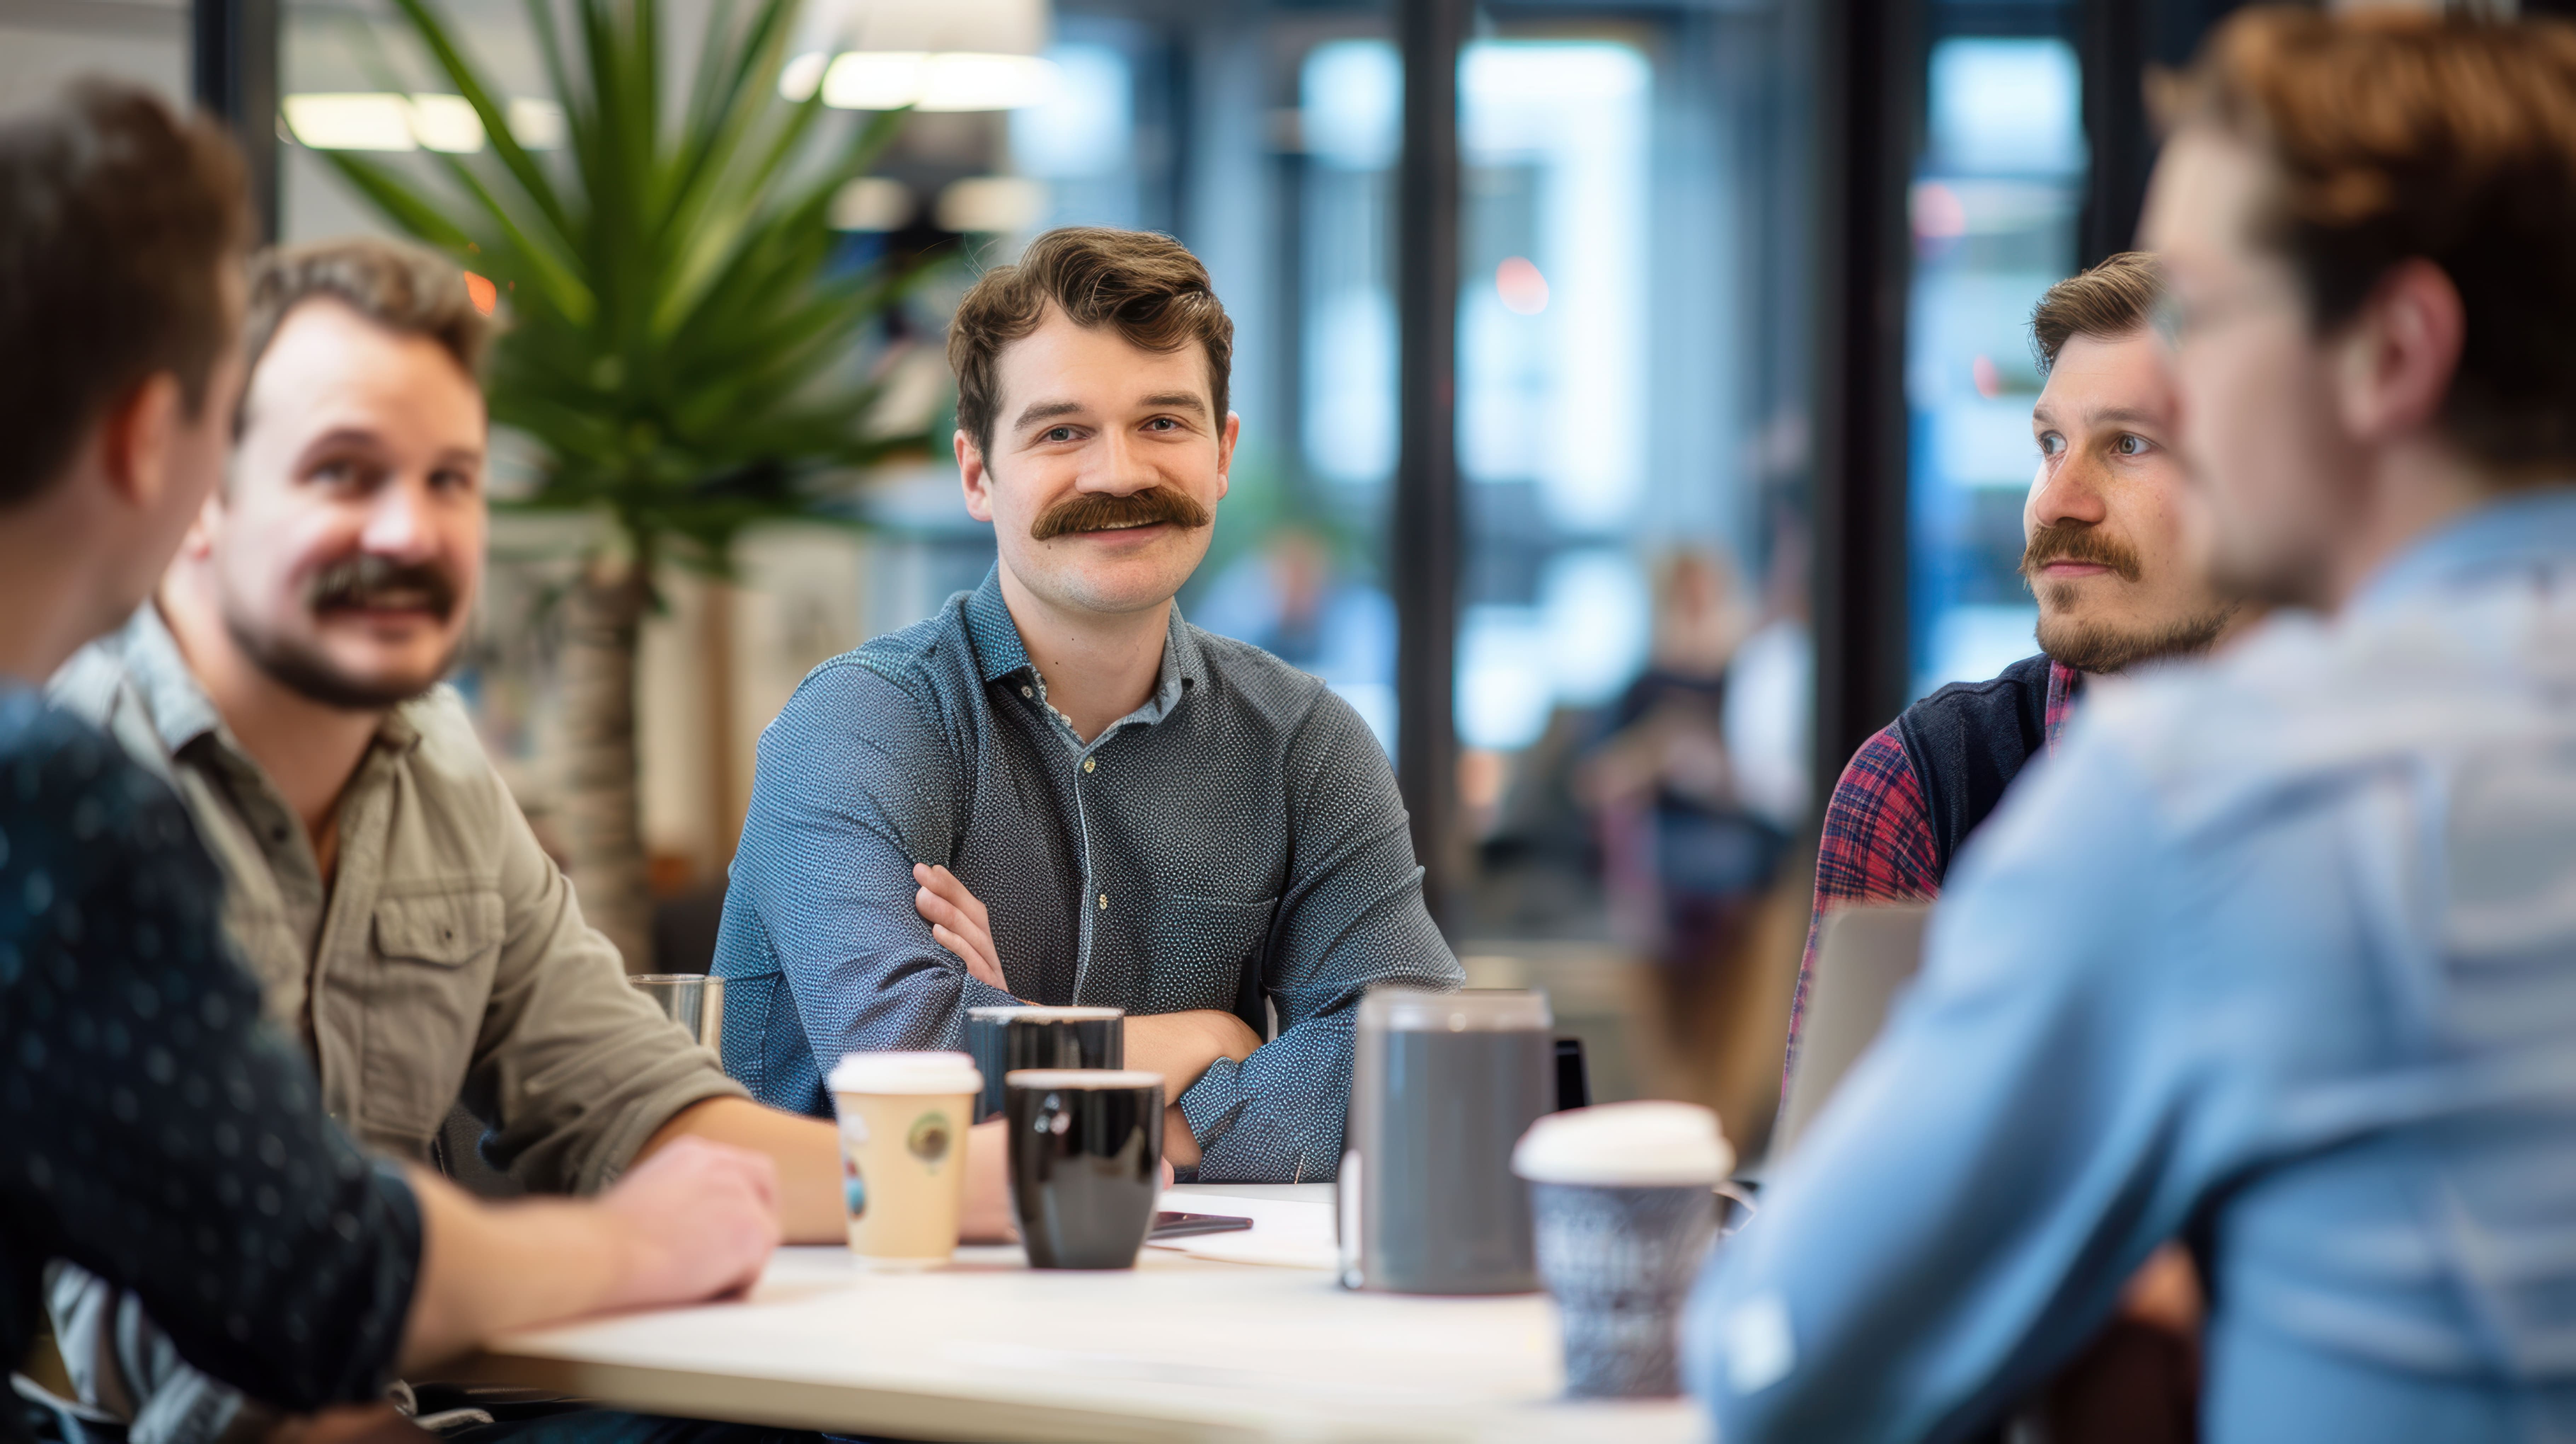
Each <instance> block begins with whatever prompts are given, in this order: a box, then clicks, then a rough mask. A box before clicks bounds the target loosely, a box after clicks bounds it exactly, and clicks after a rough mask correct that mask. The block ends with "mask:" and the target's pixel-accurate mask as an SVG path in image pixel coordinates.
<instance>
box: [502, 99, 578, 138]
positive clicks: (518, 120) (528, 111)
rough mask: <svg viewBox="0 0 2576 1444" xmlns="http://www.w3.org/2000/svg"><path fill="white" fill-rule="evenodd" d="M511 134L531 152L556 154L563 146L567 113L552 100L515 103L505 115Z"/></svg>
mask: <svg viewBox="0 0 2576 1444" xmlns="http://www.w3.org/2000/svg"><path fill="white" fill-rule="evenodd" d="M503 114H505V115H507V116H508V117H509V118H510V134H511V135H512V136H514V137H516V138H517V140H518V142H519V144H520V145H522V146H525V147H526V148H527V149H529V150H555V149H559V148H560V147H561V146H562V145H563V143H564V110H563V107H562V106H560V105H557V104H555V103H554V102H553V101H551V100H525V99H522V100H513V101H511V102H510V108H509V109H508V110H507V111H505V112H503Z"/></svg>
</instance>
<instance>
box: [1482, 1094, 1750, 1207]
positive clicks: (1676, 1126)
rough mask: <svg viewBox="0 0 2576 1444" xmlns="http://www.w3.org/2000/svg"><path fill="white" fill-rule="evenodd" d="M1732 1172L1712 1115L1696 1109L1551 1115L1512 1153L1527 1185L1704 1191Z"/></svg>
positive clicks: (1656, 1106) (1729, 1152)
mask: <svg viewBox="0 0 2576 1444" xmlns="http://www.w3.org/2000/svg"><path fill="white" fill-rule="evenodd" d="M1734 1170H1735V1149H1734V1148H1733V1147H1731V1146H1730V1145H1729V1144H1728V1143H1727V1141H1726V1134H1725V1132H1724V1131H1723V1130H1722V1129H1720V1128H1719V1127H1718V1122H1717V1114H1716V1113H1715V1112H1714V1111H1712V1110H1710V1109H1707V1108H1702V1107H1701V1106H1699V1105H1698V1104H1696V1103H1653V1102H1649V1103H1604V1104H1602V1105H1601V1106H1600V1107H1597V1108H1571V1109H1568V1110H1566V1111H1565V1112H1563V1113H1551V1114H1549V1115H1547V1116H1546V1117H1544V1118H1542V1119H1540V1120H1539V1121H1537V1122H1536V1123H1533V1124H1531V1125H1530V1130H1529V1132H1527V1133H1524V1134H1522V1135H1521V1141H1520V1144H1519V1146H1517V1147H1515V1148H1514V1149H1513V1150H1512V1172H1514V1173H1517V1174H1519V1175H1520V1176H1521V1177H1523V1178H1526V1179H1528V1180H1530V1181H1531V1182H1532V1183H1578V1184H1589V1185H1592V1186H1594V1187H1600V1188H1705V1187H1710V1186H1712V1185H1715V1184H1719V1183H1723V1182H1725V1181H1726V1176H1727V1175H1728V1174H1729V1173H1732V1172H1733V1171H1734Z"/></svg>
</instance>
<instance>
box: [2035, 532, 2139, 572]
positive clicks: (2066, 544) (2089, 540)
mask: <svg viewBox="0 0 2576 1444" xmlns="http://www.w3.org/2000/svg"><path fill="white" fill-rule="evenodd" d="M2050 562H2091V563H2092V564H2093V565H2095V566H2103V567H2109V568H2110V569H2111V570H2112V571H2113V572H2115V573H2117V574H2118V575H2119V576H2120V578H2121V579H2122V580H2124V581H2132V582H2134V581H2136V580H2137V579H2138V578H2139V576H2140V575H2142V572H2141V569H2140V568H2139V566H2138V554H2137V553H2136V552H2135V551H2132V550H2131V549H2130V548H2129V547H2127V546H2126V545H2124V544H2122V543H2120V542H2118V541H2115V540H2113V539H2112V538H2110V537H2107V536H2104V535H2103V534H2102V529H2101V528H2100V527H2097V526H2082V525H2070V524H2068V523H2066V522H2062V521H2060V522H2050V523H2049V524H2048V525H2046V526H2044V527H2041V528H2040V529H2039V530H2037V531H2034V532H2032V533H2031V534H2030V545H2029V546H2028V547H2026V548H2024V549H2023V551H2022V554H2021V574H2022V576H2023V577H2024V578H2025V579H2027V580H2029V581H2033V582H2036V581H2038V580H2039V569H2040V568H2041V567H2044V566H2046V565H2048V564H2049V563H2050Z"/></svg>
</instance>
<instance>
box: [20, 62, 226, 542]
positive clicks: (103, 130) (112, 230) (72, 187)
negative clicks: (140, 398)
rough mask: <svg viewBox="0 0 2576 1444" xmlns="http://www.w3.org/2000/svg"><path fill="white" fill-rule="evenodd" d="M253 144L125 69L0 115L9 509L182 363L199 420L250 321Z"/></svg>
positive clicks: (191, 409)
mask: <svg viewBox="0 0 2576 1444" xmlns="http://www.w3.org/2000/svg"><path fill="white" fill-rule="evenodd" d="M242 176H243V172H242V162H241V155H240V153H239V152H238V151H236V150H235V149H234V148H233V144H232V142H231V141H230V140H228V139H226V138H225V136H224V133H223V131H222V130H221V129H220V128H219V127H217V126H216V125H215V124H214V123H213V122H212V121H209V120H206V119H204V118H203V117H188V118H183V117H181V116H180V115H178V114H177V113H175V112H173V111H172V110H171V109H170V107H169V106H167V105H165V104H163V103H162V101H161V100H160V99H159V98H158V97H156V96H154V95H153V94H152V93H151V92H150V91H147V90H144V89H142V88H141V87H139V86H135V85H130V84H127V83H125V82H123V81H111V80H83V81H78V82H75V83H74V84H73V85H72V86H71V87H70V88H69V89H67V90H66V91H65V92H64V93H63V94H62V95H61V96H60V97H59V98H58V99H56V100H55V101H53V102H51V103H48V104H44V105H39V106H36V107H33V108H31V109H28V110H25V111H22V112H20V113H19V114H16V115H13V116H11V117H9V118H8V119H7V120H6V121H0V338H5V344H0V432H6V433H7V435H8V437H9V444H8V446H7V447H5V448H0V508H5V507H11V506H15V505H17V504H18V503H20V502H24V501H29V500H32V499H34V498H35V497H36V496H37V495H38V494H40V493H42V492H44V491H45V490H47V489H48V487H49V485H50V483H51V482H52V481H53V480H54V479H55V478H56V477H57V476H58V475H59V474H60V473H61V472H62V470H63V468H64V467H66V466H67V465H69V464H70V462H71V460H72V458H73V456H74V455H75V454H76V453H77V452H78V451H79V449H80V446H81V443H82V439H83V438H84V437H86V436H87V435H88V434H89V431H90V428H91V427H93V426H96V425H97V424H98V422H99V418H100V417H101V416H102V415H104V414H105V413H106V412H107V411H108V410H109V409H110V408H112V407H114V406H116V405H118V404H119V403H120V402H121V400H122V399H123V398H124V397H125V396H126V395H127V394H128V393H130V392H131V391H132V390H133V389H134V388H135V387H137V386H139V385H141V384H143V383H144V382H145V381H147V380H149V379H150V378H151V377H153V376H156V375H161V374H164V373H166V374H169V375H171V376H174V377H176V378H177V380H178V382H179V392H180V396H181V398H182V399H183V401H184V402H185V405H186V407H187V411H188V414H189V415H190V416H192V417H193V416H194V415H196V414H197V412H198V410H199V409H200V408H202V407H203V406H204V405H205V403H206V387H207V385H208V383H209V381H210V380H211V378H212V377H213V375H214V369H215V362H216V360H217V359H218V358H219V357H221V356H222V355H223V353H224V351H225V350H226V348H228V347H230V346H231V345H232V344H233V338H234V328H235V326H236V325H237V324H238V323H239V319H240V318H239V317H237V316H236V315H234V314H233V313H234V309H235V303H234V299H233V296H232V294H231V292H230V288H229V286H228V285H227V284H226V280H227V276H226V273H227V272H229V273H231V274H233V275H238V274H239V273H240V272H239V268H240V265H241V258H242V252H243V251H244V249H245V248H246V247H247V246H248V245H249V242H250V235H251V220H250V205H249V192H248V191H247V189H246V188H245V186H244V183H243V179H242Z"/></svg>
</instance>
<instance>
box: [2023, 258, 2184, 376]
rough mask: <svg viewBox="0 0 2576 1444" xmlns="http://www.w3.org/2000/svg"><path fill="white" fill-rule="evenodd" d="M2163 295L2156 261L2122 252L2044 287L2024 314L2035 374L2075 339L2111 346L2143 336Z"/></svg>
mask: <svg viewBox="0 0 2576 1444" xmlns="http://www.w3.org/2000/svg"><path fill="white" fill-rule="evenodd" d="M2163 294H2164V277H2163V275H2162V273H2160V272H2159V271H2158V270H2157V269H2156V258H2155V257H2153V256H2151V255H2149V254H2147V253H2146V252H2144V251H2122V252H2120V253H2119V254H2118V255H2116V256H2112V257H2110V258H2108V259H2107V260H2105V261H2103V262H2102V264H2100V265H2098V266H2095V267H2094V268H2093V269H2091V270H2089V271H2081V272H2078V273H2077V274H2075V275H2072V276H2069V277H2067V278H2066V279H2065V280H2063V281H2060V282H2058V283H2057V284H2056V285H2054V286H2051V287H2049V288H2048V290H2047V292H2046V293H2045V294H2043V295H2042V296H2041V297H2040V298H2039V304H2038V305H2037V306H2035V307H2033V308H2032V309H2031V313H2030V345H2031V350H2032V351H2033V352H2034V353H2036V354H2037V356H2038V359H2039V374H2040V375H2042V376H2045V375H2047V374H2048V373H2049V372H2050V371H2051V370H2053V369H2054V368H2055V367H2056V365H2057V353H2058V352H2060V351H2063V350H2065V349H2066V343H2067V342H2069V341H2072V340H2074V339H2075V338H2076V337H2078V336H2091V337H2093V338H2095V339H2096V340H2101V341H2116V340H2118V339H2120V338H2121V337H2123V336H2126V335H2128V334H2129V333H2130V332H2132V331H2142V330H2145V329H2146V327H2147V323H2148V322H2149V321H2151V320H2152V319H2154V316H2155V309H2156V300H2157V298H2159V297H2161V296H2162V295H2163Z"/></svg>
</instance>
